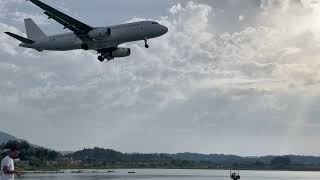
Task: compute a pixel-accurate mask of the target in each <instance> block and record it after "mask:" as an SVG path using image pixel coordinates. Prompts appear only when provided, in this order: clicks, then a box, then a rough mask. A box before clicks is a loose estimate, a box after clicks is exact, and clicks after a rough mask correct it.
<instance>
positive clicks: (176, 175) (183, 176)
mask: <svg viewBox="0 0 320 180" xmlns="http://www.w3.org/2000/svg"><path fill="white" fill-rule="evenodd" d="M132 171H134V172H135V173H128V172H132ZM89 172H90V171H83V172H82V173H79V172H77V173H72V172H66V173H61V174H59V173H52V174H26V175H25V176H24V177H22V178H17V179H23V180H27V179H34V180H37V179H41V180H76V179H81V180H103V179H126V180H130V179H133V180H140V179H141V180H148V179H150V180H151V179H152V180H160V179H161V180H164V179H170V180H171V179H174V180H209V179H210V180H229V171H227V170H225V171H223V170H114V172H108V171H101V170H100V171H99V170H97V171H94V173H89ZM240 174H241V179H242V180H273V179H277V180H289V179H290V180H316V179H317V180H319V179H320V172H288V171H282V172H277V171H241V172H240Z"/></svg>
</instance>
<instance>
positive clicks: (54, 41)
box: [5, 0, 168, 62]
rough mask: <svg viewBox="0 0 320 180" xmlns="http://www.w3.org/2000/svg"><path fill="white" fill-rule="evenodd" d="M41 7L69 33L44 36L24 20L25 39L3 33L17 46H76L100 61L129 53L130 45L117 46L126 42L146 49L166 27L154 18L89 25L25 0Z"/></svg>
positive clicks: (36, 0)
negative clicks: (140, 44) (134, 43)
mask: <svg viewBox="0 0 320 180" xmlns="http://www.w3.org/2000/svg"><path fill="white" fill-rule="evenodd" d="M27 1H30V2H32V3H33V4H35V5H36V6H38V7H40V8H41V9H43V10H44V14H45V15H47V16H48V19H53V20H55V21H57V22H58V23H60V24H61V25H63V26H64V29H69V30H71V31H72V32H70V33H63V34H57V35H52V36H47V35H46V34H45V33H44V32H43V31H42V30H41V29H40V28H39V27H38V26H37V24H35V23H34V21H33V20H32V19H30V18H28V19H25V20H24V23H25V28H26V34H27V38H25V37H22V36H19V35H16V34H13V33H11V32H5V33H6V34H7V35H9V36H11V37H13V38H15V39H17V40H19V41H21V43H20V44H19V46H20V47H24V48H31V49H35V50H37V51H39V52H42V51H45V50H46V51H69V50H76V49H83V50H94V51H97V53H98V54H99V56H98V60H99V61H100V62H103V61H104V60H105V59H107V61H110V60H113V59H114V58H120V57H127V56H130V55H131V50H130V48H124V47H118V46H119V45H121V44H123V43H127V42H133V41H140V40H143V41H144V43H145V47H146V48H149V44H148V40H149V39H153V38H157V37H160V36H162V35H164V34H166V33H167V32H168V28H167V27H166V26H164V25H161V24H159V23H158V22H155V21H139V22H133V23H126V24H120V25H114V26H108V27H91V26H89V25H87V24H85V23H83V22H80V21H78V20H76V19H74V18H72V17H70V16H68V15H66V14H64V13H62V12H60V11H58V10H56V9H54V8H52V7H51V6H49V5H47V4H45V3H43V2H41V1H40V0H27Z"/></svg>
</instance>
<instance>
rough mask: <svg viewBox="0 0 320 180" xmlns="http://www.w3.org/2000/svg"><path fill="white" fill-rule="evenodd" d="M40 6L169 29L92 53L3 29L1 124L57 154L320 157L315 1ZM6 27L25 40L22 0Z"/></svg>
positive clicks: (0, 4)
mask: <svg viewBox="0 0 320 180" xmlns="http://www.w3.org/2000/svg"><path fill="white" fill-rule="evenodd" d="M44 2H46V3H48V4H50V5H52V6H54V7H56V8H58V9H59V10H62V11H63V12H66V13H67V14H69V15H71V16H73V17H75V18H77V19H79V20H81V21H83V22H85V23H87V24H89V25H92V26H107V25H114V24H118V23H125V22H131V21H137V20H145V19H148V20H156V21H158V22H160V23H161V24H164V25H166V26H167V27H168V28H169V32H168V33H167V34H166V35H164V36H162V37H160V38H157V39H152V40H150V41H149V45H150V46H151V47H150V49H145V48H144V43H143V41H141V42H133V43H127V44H123V45H122V47H129V48H131V50H132V55H131V56H130V57H127V58H122V59H116V60H115V61H111V62H108V63H100V62H99V61H98V60H97V59H96V58H97V54H96V53H95V52H93V51H81V50H78V51H70V52H42V53H39V52H37V51H33V50H30V49H23V48H20V47H18V46H17V45H18V43H19V42H17V41H15V40H14V39H12V38H10V37H8V36H7V35H6V34H4V33H0V102H1V103H0V131H4V132H7V133H10V134H12V135H15V136H17V137H19V138H23V139H26V140H28V141H30V142H32V143H33V144H38V145H41V146H45V147H48V148H52V149H55V150H60V151H75V150H80V149H83V148H85V147H86V148H88V147H96V146H98V147H104V148H111V149H115V150H119V151H122V152H143V153H153V152H167V153H176V152H197V153H224V154H236V155H242V156H253V155H285V154H301V155H320V144H319V143H318V137H320V131H319V128H320V121H319V119H318V118H319V115H320V72H319V69H320V44H319V42H320V22H319V19H320V4H319V2H318V0H194V1H189V0H184V1H179V0H161V1H158V0H135V1H132V0H108V1H101V0H91V1H85V0H77V1H75V0H65V1H56V0H55V1H53V0H44ZM0 9H1V11H0V29H1V32H5V31H10V32H13V33H17V34H20V35H24V36H25V30H24V24H23V19H24V18H28V17H31V18H33V19H34V21H35V22H36V23H38V24H39V26H40V27H41V28H42V29H43V31H44V32H46V33H47V34H48V35H50V34H54V33H60V32H66V31H67V30H63V29H62V27H61V26H60V25H59V24H58V23H56V22H54V21H53V20H48V19H47V17H46V16H45V15H43V12H42V11H41V10H40V9H39V8H37V7H36V6H34V5H33V4H31V3H30V2H26V1H25V0H0Z"/></svg>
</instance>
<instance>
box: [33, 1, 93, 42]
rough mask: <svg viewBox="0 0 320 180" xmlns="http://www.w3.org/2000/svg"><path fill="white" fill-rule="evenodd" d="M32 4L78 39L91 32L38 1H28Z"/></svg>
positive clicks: (83, 25)
mask: <svg viewBox="0 0 320 180" xmlns="http://www.w3.org/2000/svg"><path fill="white" fill-rule="evenodd" d="M29 1H31V2H32V3H33V4H35V5H37V6H38V7H40V8H41V9H43V10H44V11H45V12H44V14H46V15H47V16H48V17H49V18H52V19H54V20H55V21H57V22H58V23H60V24H62V25H63V26H64V27H65V28H68V29H70V30H71V31H73V32H74V33H75V34H76V35H77V36H78V37H82V38H81V39H82V40H83V37H84V35H86V34H87V33H88V32H89V31H91V30H93V29H94V28H92V27H91V26H88V25H86V24H84V23H82V22H80V21H78V20H76V19H74V18H72V17H70V16H68V15H66V14H64V13H62V12H60V11H58V10H56V9H54V8H52V7H50V6H49V5H47V4H45V3H43V2H41V1H39V0H29Z"/></svg>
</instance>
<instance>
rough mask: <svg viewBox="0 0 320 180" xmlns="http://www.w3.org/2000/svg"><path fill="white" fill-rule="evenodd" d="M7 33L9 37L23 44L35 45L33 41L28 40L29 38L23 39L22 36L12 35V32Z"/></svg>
mask: <svg viewBox="0 0 320 180" xmlns="http://www.w3.org/2000/svg"><path fill="white" fill-rule="evenodd" d="M5 33H6V34H8V35H9V36H11V37H13V38H15V39H17V40H19V41H21V42H23V43H26V44H32V43H34V41H33V40H31V39H27V38H24V37H21V36H19V35H16V34H13V33H11V32H5Z"/></svg>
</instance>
